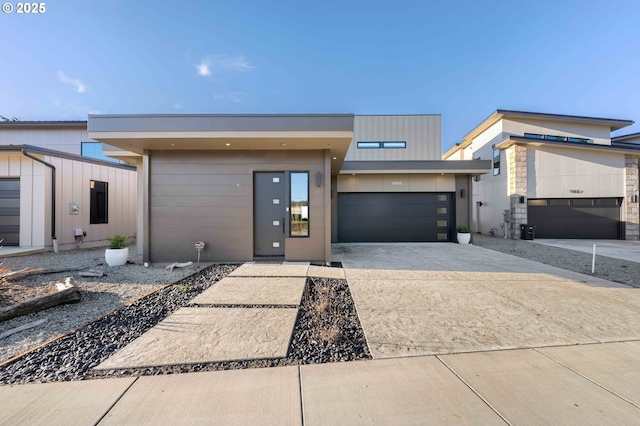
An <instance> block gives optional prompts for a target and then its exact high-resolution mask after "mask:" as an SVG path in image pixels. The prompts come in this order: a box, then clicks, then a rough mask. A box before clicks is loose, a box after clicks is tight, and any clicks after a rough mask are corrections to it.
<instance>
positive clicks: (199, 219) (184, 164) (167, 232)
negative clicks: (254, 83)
mask: <svg viewBox="0 0 640 426" xmlns="http://www.w3.org/2000/svg"><path fill="white" fill-rule="evenodd" d="M149 157H150V160H149V169H150V172H149V173H150V177H149V181H150V182H149V184H150V194H149V196H150V198H149V242H150V260H151V261H153V262H164V261H186V260H196V251H195V248H194V243H195V242H196V241H199V240H201V241H204V242H205V243H206V247H205V250H204V251H203V252H202V255H201V261H204V262H223V261H235V262H237V261H247V260H251V259H253V256H254V247H253V214H254V213H253V174H254V172H261V171H265V172H266V171H283V172H287V171H309V177H310V185H309V191H310V193H309V197H310V200H309V203H310V206H309V221H310V222H309V234H310V236H309V238H286V239H285V258H286V259H287V260H302V259H304V260H313V261H325V244H328V241H325V229H324V228H325V217H324V216H325V189H324V186H325V185H326V182H327V180H326V179H325V180H324V182H325V183H323V184H322V185H321V186H320V187H317V186H316V185H315V179H314V177H315V174H316V172H320V173H324V171H325V164H324V162H325V154H324V151H233V152H228V151H224V152H223V151H170V152H168V151H152V152H151V153H150V155H149Z"/></svg>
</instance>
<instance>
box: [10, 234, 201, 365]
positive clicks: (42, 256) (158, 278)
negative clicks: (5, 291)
mask: <svg viewBox="0 0 640 426" xmlns="http://www.w3.org/2000/svg"><path fill="white" fill-rule="evenodd" d="M0 261H1V266H2V268H6V269H9V270H12V271H15V270H20V269H24V268H28V269H34V268H43V269H61V268H69V269H70V268H76V267H82V266H88V265H90V266H92V269H95V270H101V271H103V272H104V273H105V274H106V276H104V277H101V278H82V277H80V276H79V275H78V272H67V273H55V274H46V275H34V276H31V277H28V278H27V279H26V280H25V281H26V282H11V285H12V286H18V287H24V288H25V289H26V291H27V292H29V291H33V292H34V293H35V295H39V291H38V289H43V288H46V287H53V286H54V285H55V283H56V282H58V281H60V280H63V279H64V278H66V277H69V276H70V277H72V278H73V280H74V285H75V286H77V287H78V288H79V289H80V291H81V293H82V301H81V302H80V303H76V304H68V305H61V306H57V307H54V308H50V309H46V310H44V311H40V312H37V313H34V314H30V315H25V316H21V317H18V318H14V319H12V320H9V321H4V322H0V333H2V332H5V331H8V330H11V329H14V328H16V327H19V326H23V325H25V324H28V323H31V322H34V321H37V320H41V319H44V320H45V322H44V323H43V324H41V325H39V326H37V327H36V328H32V329H29V330H26V331H22V332H19V333H16V334H13V335H11V336H9V337H6V338H4V339H1V340H0V362H2V361H5V360H7V359H10V358H11V357H14V356H16V355H19V354H21V353H23V352H25V351H27V350H29V349H31V348H33V347H35V346H37V345H39V344H42V343H44V342H46V341H48V340H50V339H52V338H54V337H56V336H59V335H61V334H63V333H66V332H67V331H69V330H71V329H73V328H75V327H78V326H81V325H83V324H86V323H88V322H89V321H91V320H93V319H95V318H98V317H100V316H102V315H104V314H106V313H107V312H110V311H112V310H114V309H116V308H118V307H121V306H123V305H124V304H126V303H128V302H130V301H132V300H134V299H135V298H138V297H140V296H142V295H144V294H147V293H149V292H151V291H153V290H154V289H157V288H159V287H161V286H164V285H166V284H169V283H172V282H175V281H177V280H179V279H181V278H183V277H185V276H187V275H189V274H192V273H194V272H196V271H197V270H199V269H202V267H200V268H198V267H197V266H196V265H194V266H191V267H186V268H176V269H174V270H173V271H168V270H166V269H165V268H164V266H165V264H158V265H155V264H152V265H151V266H150V267H148V268H145V267H144V265H143V264H142V262H141V260H140V259H138V256H137V254H135V253H134V250H133V249H130V250H129V262H132V263H129V264H127V265H123V266H115V267H110V266H108V265H107V264H106V263H104V247H102V248H95V249H93V248H92V249H81V250H77V251H76V250H69V251H61V252H59V253H53V252H43V253H37V254H31V255H27V256H18V257H9V258H3V259H1V260H0ZM95 265H98V266H95ZM0 287H1V286H0ZM1 295H2V292H0V296H1Z"/></svg>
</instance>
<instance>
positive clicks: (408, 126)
mask: <svg viewBox="0 0 640 426" xmlns="http://www.w3.org/2000/svg"><path fill="white" fill-rule="evenodd" d="M441 135H442V117H441V116H440V115H357V116H355V120H354V128H353V141H352V142H351V145H350V146H349V150H348V151H347V155H346V157H345V161H398V160H440V159H441V158H442V151H441V149H442V148H441V145H442V136H441ZM367 141H369V142H383V141H406V142H407V147H406V148H391V149H358V142H367Z"/></svg>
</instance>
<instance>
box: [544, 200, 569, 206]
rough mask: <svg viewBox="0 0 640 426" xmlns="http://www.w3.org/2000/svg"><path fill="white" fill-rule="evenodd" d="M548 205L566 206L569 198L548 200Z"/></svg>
mask: <svg viewBox="0 0 640 426" xmlns="http://www.w3.org/2000/svg"><path fill="white" fill-rule="evenodd" d="M549 205H550V206H568V205H569V200H568V199H566V198H558V199H556V200H549Z"/></svg>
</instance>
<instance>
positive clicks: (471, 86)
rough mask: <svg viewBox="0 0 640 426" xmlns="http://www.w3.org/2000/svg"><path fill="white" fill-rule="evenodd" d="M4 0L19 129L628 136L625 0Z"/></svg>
mask: <svg viewBox="0 0 640 426" xmlns="http://www.w3.org/2000/svg"><path fill="white" fill-rule="evenodd" d="M1 2H5V0H2V1H1ZM9 3H10V4H11V5H12V6H13V9H14V10H13V11H12V12H11V13H0V115H4V116H17V117H19V118H20V119H22V120H59V119H66V120H73V119H86V117H87V113H284V112H289V113H321V112H327V113H337V112H350V113H355V114H420V113H425V114H442V122H443V140H442V148H443V151H444V150H446V149H447V148H449V147H450V146H451V145H453V144H454V143H456V142H459V141H460V139H461V138H462V137H463V136H464V135H465V134H466V133H467V132H469V131H470V130H471V129H472V128H473V127H475V126H476V125H477V124H479V123H480V122H481V121H482V120H483V119H484V118H486V117H487V116H489V115H490V114H491V113H492V112H493V111H495V110H496V109H517V110H525V111H534V112H547V113H558V114H572V115H573V114H575V115H586V116H595V117H608V118H622V119H631V120H636V121H637V124H634V125H633V127H628V128H626V129H623V130H621V131H619V132H617V134H627V133H632V132H639V131H640V1H634V0H626V1H623V0H604V1H596V0H583V1H569V0H555V1H551V0H547V1H541V0H537V1H518V0H512V1H506V0H504V1H482V0H473V1H455V0H447V1H436V0H433V1H427V0H424V1H418V0H414V1H366V0H359V1H346V0H345V1H337V0H335V1H331V0H329V1H326V0H325V1H302V0H301V1H295V0H289V1H267V0H263V1H244V0H233V1H231V0H229V1H175V2H174V1H125V0H121V1H102V0H91V1H88V0H85V1H60V0H57V1H46V2H44V4H45V12H44V13H41V14H18V13H16V9H17V3H18V2H16V1H13V0H12V1H9Z"/></svg>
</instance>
